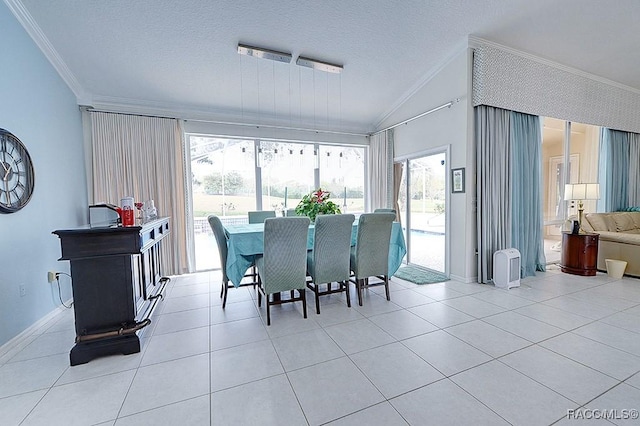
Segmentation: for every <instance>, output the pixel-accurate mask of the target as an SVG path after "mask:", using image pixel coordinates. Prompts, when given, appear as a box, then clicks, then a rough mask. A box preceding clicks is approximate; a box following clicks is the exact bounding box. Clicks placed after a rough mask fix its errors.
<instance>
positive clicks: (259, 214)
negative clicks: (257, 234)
mask: <svg viewBox="0 0 640 426" xmlns="http://www.w3.org/2000/svg"><path fill="white" fill-rule="evenodd" d="M270 217H276V212H275V210H259V211H254V212H249V223H263V222H264V221H265V219H267V218H270Z"/></svg>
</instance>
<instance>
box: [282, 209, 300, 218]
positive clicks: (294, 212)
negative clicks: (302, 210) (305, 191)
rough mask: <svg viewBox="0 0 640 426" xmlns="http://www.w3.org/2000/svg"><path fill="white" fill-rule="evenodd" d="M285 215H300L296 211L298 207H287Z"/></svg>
mask: <svg viewBox="0 0 640 426" xmlns="http://www.w3.org/2000/svg"><path fill="white" fill-rule="evenodd" d="M285 216H286V217H294V216H298V213H296V209H287V210H286V211H285Z"/></svg>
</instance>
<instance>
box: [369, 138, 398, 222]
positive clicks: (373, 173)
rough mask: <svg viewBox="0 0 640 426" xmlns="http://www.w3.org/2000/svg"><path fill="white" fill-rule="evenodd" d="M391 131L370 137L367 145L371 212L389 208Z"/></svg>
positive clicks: (391, 173)
mask: <svg viewBox="0 0 640 426" xmlns="http://www.w3.org/2000/svg"><path fill="white" fill-rule="evenodd" d="M391 138H392V134H391V130H387V131H386V132H381V133H377V134H375V135H373V136H371V141H370V145H369V201H370V208H371V211H373V210H375V209H378V208H387V207H389V201H390V200H389V191H390V190H392V187H391V186H390V182H389V177H390V176H393V169H392V167H393V147H392V146H391V143H390V139H391Z"/></svg>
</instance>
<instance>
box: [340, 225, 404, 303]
mask: <svg viewBox="0 0 640 426" xmlns="http://www.w3.org/2000/svg"><path fill="white" fill-rule="evenodd" d="M395 217H396V215H395V214H393V213H365V214H362V215H360V218H359V219H358V234H357V236H356V245H355V247H352V249H351V256H350V261H351V270H352V271H353V279H352V280H351V281H352V282H353V283H355V285H356V289H357V290H358V304H359V305H360V306H362V292H363V289H364V287H369V286H373V285H382V284H384V287H385V293H386V296H387V300H391V298H390V296H389V242H390V240H391V224H392V223H393V220H394V219H395ZM369 277H376V278H378V279H380V280H382V281H381V282H377V283H369Z"/></svg>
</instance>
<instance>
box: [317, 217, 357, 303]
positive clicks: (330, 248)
mask: <svg viewBox="0 0 640 426" xmlns="http://www.w3.org/2000/svg"><path fill="white" fill-rule="evenodd" d="M354 220H355V216H354V215H352V214H326V215H319V216H318V217H316V223H315V226H314V236H313V250H312V251H310V252H309V253H307V275H309V277H310V278H311V280H310V281H307V287H308V288H309V289H310V290H311V291H313V293H314V295H315V301H316V313H317V314H320V296H324V295H328V294H332V293H341V292H343V291H344V292H345V294H346V297H347V306H348V307H351V299H350V297H349V275H350V269H349V254H350V252H351V228H352V227H353V221H354ZM334 282H335V283H337V284H338V287H337V288H333V283H334ZM325 284H326V286H327V289H326V290H324V291H322V290H320V286H321V285H325Z"/></svg>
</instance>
